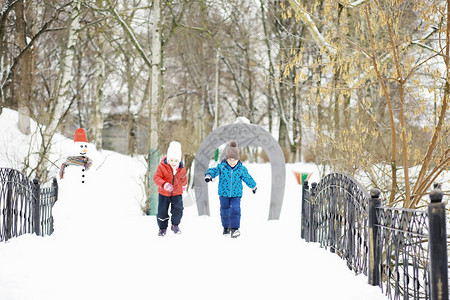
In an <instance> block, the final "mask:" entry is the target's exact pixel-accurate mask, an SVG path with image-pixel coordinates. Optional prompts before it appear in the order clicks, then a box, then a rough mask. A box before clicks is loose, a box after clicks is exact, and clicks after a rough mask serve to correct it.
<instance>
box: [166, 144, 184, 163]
mask: <svg viewBox="0 0 450 300" xmlns="http://www.w3.org/2000/svg"><path fill="white" fill-rule="evenodd" d="M171 158H172V159H177V160H180V161H181V144H180V143H178V142H177V141H172V142H170V144H169V148H168V149H167V159H171Z"/></svg>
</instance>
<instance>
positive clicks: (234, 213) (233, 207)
mask: <svg viewBox="0 0 450 300" xmlns="http://www.w3.org/2000/svg"><path fill="white" fill-rule="evenodd" d="M219 199H220V218H221V219H222V226H223V227H224V228H240V226H241V197H223V196H219Z"/></svg>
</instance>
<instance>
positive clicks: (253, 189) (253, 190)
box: [252, 186, 257, 194]
mask: <svg viewBox="0 0 450 300" xmlns="http://www.w3.org/2000/svg"><path fill="white" fill-rule="evenodd" d="M256 189H257V188H256V186H255V187H254V188H252V192H253V194H256Z"/></svg>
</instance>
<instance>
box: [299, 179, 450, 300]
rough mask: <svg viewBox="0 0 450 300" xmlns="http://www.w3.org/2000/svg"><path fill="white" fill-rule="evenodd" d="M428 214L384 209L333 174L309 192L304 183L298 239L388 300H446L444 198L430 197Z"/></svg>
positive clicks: (376, 196)
mask: <svg viewBox="0 0 450 300" xmlns="http://www.w3.org/2000/svg"><path fill="white" fill-rule="evenodd" d="M430 199H431V203H429V204H428V210H427V211H424V210H414V209H402V208H392V207H382V206H381V200H380V191H379V190H377V189H374V190H372V191H371V192H370V194H369V193H368V192H367V191H366V190H365V189H364V188H363V187H362V186H361V185H360V184H359V183H358V182H357V181H356V180H355V179H353V178H352V177H351V176H349V175H346V174H340V173H333V174H330V175H327V176H325V177H324V178H322V180H321V181H320V182H319V183H318V184H316V183H312V184H311V188H310V187H309V185H308V182H307V181H305V182H304V183H303V190H302V228H301V237H302V238H303V239H305V240H306V241H307V242H318V243H320V245H321V247H324V248H330V251H331V252H333V253H336V254H338V255H339V256H340V257H342V258H343V259H344V260H346V261H347V266H348V267H349V268H350V269H351V270H353V271H354V272H355V273H356V274H365V275H367V276H368V281H369V284H372V285H378V286H380V287H381V288H382V289H383V291H384V292H385V294H386V295H387V296H388V297H389V298H390V299H432V300H443V299H445V300H447V299H448V257H447V239H448V238H447V235H446V221H445V203H443V202H442V200H443V193H442V191H441V190H439V189H435V190H433V191H432V192H431V193H430Z"/></svg>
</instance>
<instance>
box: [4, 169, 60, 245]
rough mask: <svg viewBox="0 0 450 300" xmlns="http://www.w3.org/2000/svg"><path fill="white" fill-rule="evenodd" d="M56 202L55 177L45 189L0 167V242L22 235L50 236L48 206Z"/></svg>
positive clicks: (50, 215) (51, 222)
mask: <svg viewBox="0 0 450 300" xmlns="http://www.w3.org/2000/svg"><path fill="white" fill-rule="evenodd" d="M57 199H58V184H57V181H56V178H54V179H53V184H52V186H51V187H49V188H43V189H41V188H40V184H39V180H38V179H34V180H33V181H31V180H29V179H28V177H26V176H25V175H24V174H22V173H20V172H19V171H17V170H14V169H9V168H0V242H1V241H7V240H9V239H10V238H12V237H17V236H20V235H22V234H26V233H35V234H37V235H40V236H44V235H50V234H52V233H53V216H52V207H53V205H54V203H55V202H56V200H57Z"/></svg>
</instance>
